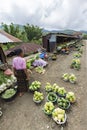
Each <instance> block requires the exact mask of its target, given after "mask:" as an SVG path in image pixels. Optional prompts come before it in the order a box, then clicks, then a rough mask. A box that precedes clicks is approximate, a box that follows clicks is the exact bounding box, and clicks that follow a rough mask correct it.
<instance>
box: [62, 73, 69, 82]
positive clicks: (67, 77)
mask: <svg viewBox="0 0 87 130" xmlns="http://www.w3.org/2000/svg"><path fill="white" fill-rule="evenodd" d="M62 79H63V80H64V81H69V74H68V73H65V74H63V76H62Z"/></svg>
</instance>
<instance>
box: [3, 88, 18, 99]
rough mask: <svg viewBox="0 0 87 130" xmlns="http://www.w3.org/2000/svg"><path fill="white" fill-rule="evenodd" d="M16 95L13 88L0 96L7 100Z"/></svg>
mask: <svg viewBox="0 0 87 130" xmlns="http://www.w3.org/2000/svg"><path fill="white" fill-rule="evenodd" d="M15 94H16V90H15V89H13V88H10V89H7V90H6V91H5V92H4V93H3V94H2V98H3V99H9V98H11V97H13V96H14V95H15Z"/></svg>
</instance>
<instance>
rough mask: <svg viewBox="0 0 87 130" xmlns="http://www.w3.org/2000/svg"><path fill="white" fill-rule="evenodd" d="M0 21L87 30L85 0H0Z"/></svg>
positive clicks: (86, 5) (51, 27)
mask: <svg viewBox="0 0 87 130" xmlns="http://www.w3.org/2000/svg"><path fill="white" fill-rule="evenodd" d="M0 1H1V2H0V23H1V22H4V23H7V24H9V23H11V22H13V23H15V24H26V23H30V24H34V25H38V26H40V27H44V28H47V29H76V30H87V0H0Z"/></svg>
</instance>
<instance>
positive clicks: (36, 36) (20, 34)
mask: <svg viewBox="0 0 87 130" xmlns="http://www.w3.org/2000/svg"><path fill="white" fill-rule="evenodd" d="M2 27H3V29H4V31H6V32H7V33H9V34H11V35H13V36H15V37H17V38H19V39H21V40H22V41H24V42H35V43H37V44H41V37H42V29H41V28H39V27H38V26H34V25H29V24H26V25H24V26H23V28H22V29H21V28H20V26H19V25H15V24H13V23H11V24H10V25H7V24H4V23H2Z"/></svg>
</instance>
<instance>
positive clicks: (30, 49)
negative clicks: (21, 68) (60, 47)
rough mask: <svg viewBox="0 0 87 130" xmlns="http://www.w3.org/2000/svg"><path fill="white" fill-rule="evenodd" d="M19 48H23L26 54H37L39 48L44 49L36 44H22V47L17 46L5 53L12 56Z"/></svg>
mask: <svg viewBox="0 0 87 130" xmlns="http://www.w3.org/2000/svg"><path fill="white" fill-rule="evenodd" d="M18 48H21V49H22V50H23V52H24V54H31V53H35V52H37V51H38V49H39V48H42V46H41V45H38V44H35V43H22V44H21V45H17V46H16V47H14V48H11V49H9V50H8V51H5V55H8V54H10V53H11V52H13V51H14V50H16V49H18Z"/></svg>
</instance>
